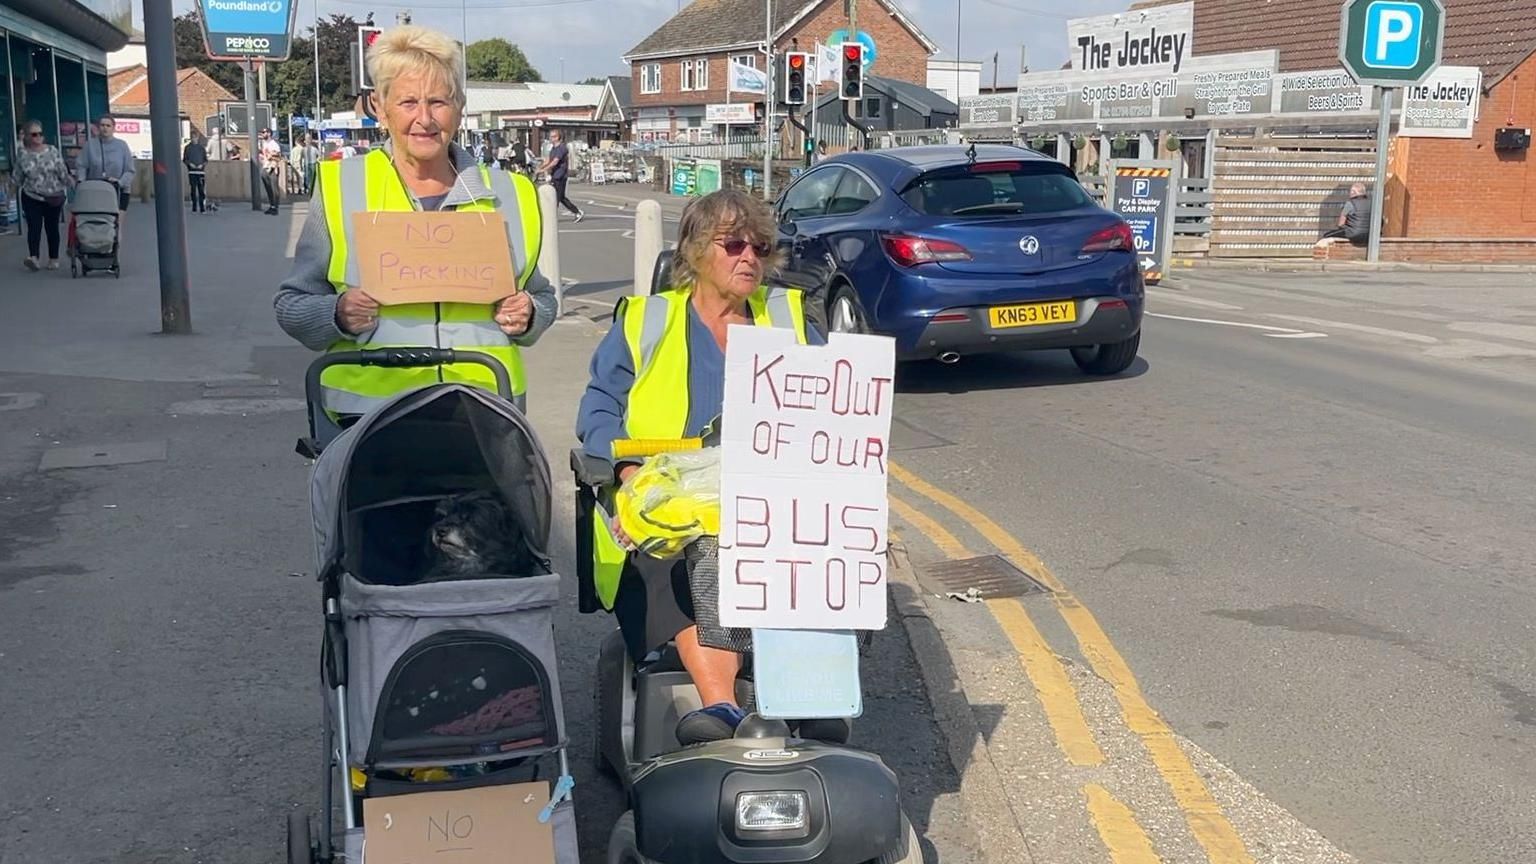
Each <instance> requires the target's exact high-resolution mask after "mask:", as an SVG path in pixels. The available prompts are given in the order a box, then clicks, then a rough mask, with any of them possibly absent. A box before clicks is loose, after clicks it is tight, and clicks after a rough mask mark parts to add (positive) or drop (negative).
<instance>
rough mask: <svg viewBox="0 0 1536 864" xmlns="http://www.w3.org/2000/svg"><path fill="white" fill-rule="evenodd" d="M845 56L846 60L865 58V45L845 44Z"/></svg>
mask: <svg viewBox="0 0 1536 864" xmlns="http://www.w3.org/2000/svg"><path fill="white" fill-rule="evenodd" d="M843 58H844V59H845V60H863V59H864V46H863V45H844V46H843Z"/></svg>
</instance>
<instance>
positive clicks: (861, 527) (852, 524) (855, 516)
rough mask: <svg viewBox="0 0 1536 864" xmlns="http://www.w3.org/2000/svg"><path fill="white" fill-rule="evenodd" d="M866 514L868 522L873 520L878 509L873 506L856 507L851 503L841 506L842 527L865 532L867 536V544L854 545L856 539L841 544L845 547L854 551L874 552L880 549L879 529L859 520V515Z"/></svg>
mask: <svg viewBox="0 0 1536 864" xmlns="http://www.w3.org/2000/svg"><path fill="white" fill-rule="evenodd" d="M866 515H868V516H869V517H870V519H869V521H870V522H875V521H877V519H878V517H879V515H880V511H879V510H876V509H875V508H873V507H858V506H855V505H852V504H850V505H848V506H847V507H844V508H843V512H842V520H843V527H844V528H847V529H848V530H849V531H852V532H854V533H856V534H860V535H866V534H867V535H868V538H869V539H868V541H867V542H868V545H859V546H856V545H854V542H856V541H851V540H850V541H849V542H847V543H844V544H843V547H844V548H845V549H851V550H853V551H855V552H876V551H879V550H880V530H879V529H878V528H876V527H875V526H874V525H872V524H864V523H863V522H862V521H861V518H860V517H862V516H866Z"/></svg>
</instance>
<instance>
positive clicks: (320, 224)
mask: <svg viewBox="0 0 1536 864" xmlns="http://www.w3.org/2000/svg"><path fill="white" fill-rule="evenodd" d="M384 150H385V152H386V153H388V152H391V147H390V144H389V143H386V144H385V145H384ZM449 153H450V155H451V157H452V158H453V165H454V168H455V169H456V170H457V171H458V172H459V179H458V182H457V183H455V184H454V185H453V189H452V190H451V191H449V193H448V197H446V198H444V199H443V204H442V206H443V208H444V209H448V208H450V207H454V206H456V205H459V204H468V203H470V202H473V201H479V200H481V199H485V198H494V197H495V193H493V192H492V191H491V190H490V189H489V188H487V187H486V185H485V180H484V178H482V177H481V176H480V166H479V164H478V163H477V162H476V161H475V157H474V156H473V155H471V154H469V153H467V152H466V151H465V150H464V149H463V148H461V147H459V146H458V145H457V144H454V145H450V150H449ZM351 158H354V159H363V158H366V157H364V156H354V157H351ZM493 170H495V169H493ZM321 188H322V187H321V186H320V185H319V184H318V183H317V184H315V191H314V197H313V198H311V199H310V202H309V216H308V217H307V218H306V219H305V220H304V229H303V231H302V232H301V233H300V234H299V244H298V247H297V248H296V249H295V250H294V253H293V270H292V271H290V272H289V274H288V278H287V279H284V280H283V282H282V285H281V286H280V287H279V288H278V289H277V296H276V297H275V298H274V299H273V301H272V304H273V306H274V307H275V308H276V310H277V323H278V326H280V327H282V328H283V332H285V333H287V334H288V335H289V336H292V337H293V338H294V339H297V340H298V341H299V342H300V343H302V344H303V345H304V347H306V348H309V349H311V350H314V351H324V350H325V349H327V348H329V347H331V345H333V344H335V343H336V342H337V341H339V340H342V339H350V338H352V337H351V336H349V335H346V334H343V333H342V332H341V328H340V327H338V326H337V324H336V300H337V297H338V295H337V293H336V287H335V286H334V285H332V284H331V280H330V275H329V273H330V266H331V232H330V230H329V229H328V228H327V227H326V224H325V202H324V201H323V200H322V199H321ZM411 198H412V201H415V196H414V195H412V196H411ZM417 206H420V204H419V202H417ZM541 258H542V256H541ZM542 263H543V262H542V260H541V261H539V262H535V267H534V272H533V273H532V275H530V276H529V277H528V282H527V283H526V285H525V286H524V290H525V291H527V292H528V296H529V298H530V299H532V300H533V318H532V319H531V320H530V321H529V323H528V330H527V332H525V333H523V334H522V335H521V336H516V337H508V341H509V342H511V343H512V344H514V345H522V346H524V347H526V346H529V345H532V344H533V343H535V342H537V341H539V336H540V335H542V334H543V333H544V331H545V330H547V329H549V325H550V324H553V323H554V320H555V313H556V311H557V306H558V303H559V301H558V298H556V296H555V288H554V286H553V285H551V284H550V281H549V277H548V275H546V274H545V273H544V270H543V267H542V266H541V265H542Z"/></svg>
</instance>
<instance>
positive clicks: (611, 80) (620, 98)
mask: <svg viewBox="0 0 1536 864" xmlns="http://www.w3.org/2000/svg"><path fill="white" fill-rule="evenodd" d="M608 86H610V87H612V88H613V98H614V100H615V101H617V102H618V103H619V107H620V108H632V107H634V104H635V98H634V87H633V79H631V78H630V77H629V76H628V75H609V76H608Z"/></svg>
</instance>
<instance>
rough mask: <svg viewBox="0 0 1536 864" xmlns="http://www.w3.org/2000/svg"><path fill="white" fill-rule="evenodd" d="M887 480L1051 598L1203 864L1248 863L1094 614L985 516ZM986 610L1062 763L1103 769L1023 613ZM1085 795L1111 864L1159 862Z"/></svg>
mask: <svg viewBox="0 0 1536 864" xmlns="http://www.w3.org/2000/svg"><path fill="white" fill-rule="evenodd" d="M891 477H892V478H893V479H895V480H896V481H897V482H899V483H901V484H902V485H903V486H905V487H906V488H908V489H910V490H912V491H913V492H915V493H917V494H918V495H921V496H922V497H924V498H927V499H928V500H929V501H932V502H933V503H935V504H937V505H939V506H940V507H942V508H944V509H945V510H947V511H949V512H950V513H951V514H953V515H954V516H956V517H958V518H959V519H960V520H961V521H962V522H965V523H966V524H969V525H970V526H971V527H972V528H974V529H975V530H976V532H977V533H979V534H980V535H981V536H982V537H983V538H985V539H986V541H987V542H988V543H990V544H991V545H993V546H995V547H996V548H997V550H998V551H999V552H1001V553H1002V554H1003V555H1004V557H1006V558H1008V559H1009V560H1010V561H1012V563H1013V564H1014V566H1016V567H1018V568H1019V569H1021V570H1023V571H1025V572H1026V573H1029V574H1030V575H1031V576H1033V577H1034V578H1035V579H1036V580H1037V581H1039V582H1040V583H1041V584H1042V585H1044V586H1045V587H1046V588H1048V589H1049V590H1050V591H1051V595H1052V597H1053V599H1054V601H1055V607H1056V611H1057V612H1058V613H1059V614H1060V615H1061V617H1062V620H1063V621H1065V622H1066V625H1067V627H1068V629H1070V630H1071V631H1072V635H1073V636H1074V637H1075V638H1076V640H1077V644H1078V648H1079V650H1081V651H1082V654H1083V656H1084V657H1085V658H1087V660H1088V663H1089V665H1090V666H1092V667H1093V670H1094V672H1095V673H1097V674H1098V676H1099V677H1100V678H1103V679H1104V680H1105V681H1107V682H1109V684H1110V686H1111V687H1112V688H1113V690H1114V694H1115V699H1116V701H1117V702H1118V703H1119V705H1120V713H1121V715H1122V718H1123V719H1124V721H1125V724H1126V726H1127V727H1128V728H1129V729H1130V730H1131V731H1132V732H1134V733H1135V734H1136V736H1137V737H1138V738H1140V739H1141V742H1142V745H1143V746H1144V747H1145V748H1146V750H1147V753H1148V754H1149V755H1150V756H1151V758H1152V764H1153V765H1154V766H1155V767H1156V769H1157V772H1158V774H1160V775H1161V776H1162V778H1163V781H1164V782H1165V783H1166V784H1167V785H1168V789H1169V791H1170V792H1171V793H1172V794H1173V798H1174V801H1175V802H1176V803H1177V804H1178V806H1179V809H1180V810H1181V811H1182V812H1183V814H1184V817H1185V820H1186V822H1188V824H1189V830H1190V833H1191V834H1192V835H1194V838H1195V840H1196V841H1197V842H1198V843H1199V844H1200V846H1201V847H1202V848H1203V849H1204V850H1205V854H1206V858H1207V859H1208V860H1209V861H1210V862H1211V864H1252V862H1253V858H1252V857H1251V856H1250V855H1249V854H1248V850H1247V848H1246V847H1245V846H1244V845H1243V841H1242V838H1240V837H1239V836H1238V834H1237V831H1236V829H1234V828H1233V827H1232V823H1231V822H1229V821H1228V820H1227V817H1226V815H1225V814H1224V813H1223V812H1222V810H1221V806H1220V805H1219V804H1217V803H1216V800H1215V799H1214V798H1212V797H1211V794H1210V791H1209V790H1208V789H1206V786H1205V782H1204V781H1203V780H1201V779H1200V775H1199V774H1198V773H1197V772H1196V771H1195V768H1194V766H1193V765H1192V764H1190V761H1189V757H1187V756H1185V755H1184V751H1183V750H1182V749H1180V747H1179V743H1178V741H1177V740H1176V739H1175V738H1174V736H1173V730H1172V729H1170V728H1169V727H1168V725H1167V724H1166V723H1164V722H1163V719H1162V718H1161V717H1160V716H1158V714H1157V712H1156V711H1154V710H1153V709H1152V706H1151V705H1149V704H1148V703H1147V700H1146V697H1145V696H1144V695H1143V694H1142V692H1141V687H1140V685H1139V684H1137V683H1136V677H1135V675H1133V674H1132V673H1131V668H1130V665H1129V664H1127V663H1126V662H1125V658H1124V657H1122V656H1121V655H1120V652H1119V651H1118V650H1116V649H1115V646H1114V644H1113V643H1112V642H1110V640H1109V636H1108V635H1106V634H1105V633H1104V629H1103V628H1102V627H1100V626H1099V622H1098V620H1097V619H1096V618H1094V616H1093V613H1092V612H1089V611H1088V609H1087V607H1085V606H1083V605H1082V604H1081V603H1079V602H1078V600H1077V598H1076V597H1074V596H1072V593H1071V592H1070V591H1068V590H1067V587H1066V585H1064V584H1063V583H1062V582H1061V580H1060V579H1058V578H1056V575H1055V574H1054V573H1052V572H1051V570H1050V568H1049V567H1047V566H1046V565H1045V562H1043V561H1041V560H1040V558H1039V557H1038V556H1036V555H1035V554H1034V553H1033V552H1030V551H1029V550H1028V549H1026V548H1024V544H1022V543H1020V542H1019V541H1018V540H1017V539H1016V538H1014V536H1013V535H1012V534H1009V533H1008V532H1007V531H1005V530H1003V528H1002V527H1000V526H999V525H998V524H997V523H996V522H994V521H992V519H991V518H989V517H988V516H987V515H986V514H985V513H982V512H981V511H980V510H978V509H976V508H975V507H973V506H971V505H970V504H968V503H966V502H965V501H963V500H961V499H960V498H958V497H956V496H955V495H953V494H951V493H949V492H947V491H945V490H943V489H940V488H939V487H937V486H934V485H933V484H931V483H929V482H927V481H926V480H923V479H922V478H921V477H918V476H917V475H916V474H913V473H912V472H911V471H908V470H906V469H905V468H903V467H901V466H900V465H896V464H892V465H891ZM891 508H892V509H893V510H895V511H896V515H897V516H899V517H901V519H903V520H904V521H906V522H907V523H908V524H910V525H912V527H914V528H916V529H917V530H918V531H920V532H922V533H923V534H924V535H925V536H926V537H927V538H928V539H929V540H930V541H932V542H933V544H934V545H935V546H937V547H938V549H939V551H940V552H942V553H943V554H944V555H945V556H946V557H948V558H951V559H961V558H970V557H972V554H971V552H970V550H969V549H967V548H966V546H965V544H964V543H962V542H961V541H960V539H959V538H957V537H956V536H955V535H954V534H953V533H952V532H950V531H949V530H948V529H946V528H945V527H944V526H943V525H941V524H939V522H938V521H937V520H935V519H933V518H932V517H931V516H929V515H928V514H927V513H924V512H923V511H922V510H920V509H918V508H916V507H913V506H912V505H911V504H909V503H907V502H906V501H905V500H903V499H902V498H901V497H899V496H898V495H896V494H894V493H893V494H892V495H891ZM987 607H988V609H990V610H991V612H992V616H993V617H994V618H996V619H997V622H998V624H999V626H1001V628H1002V630H1003V632H1004V633H1006V634H1007V635H1008V639H1009V641H1010V642H1011V643H1012V644H1013V647H1014V650H1015V651H1017V652H1018V654H1019V658H1020V662H1021V663H1022V665H1023V667H1024V671H1025V673H1026V674H1027V675H1028V676H1029V680H1030V682H1031V683H1032V684H1033V685H1034V688H1035V693H1036V695H1037V696H1038V697H1039V699H1040V704H1041V706H1042V708H1043V709H1044V712H1045V716H1046V718H1047V720H1048V721H1049V723H1050V725H1051V730H1052V732H1053V733H1054V734H1055V736H1056V743H1057V745H1058V746H1059V747H1060V748H1061V751H1062V753H1063V754H1064V755H1065V756H1066V758H1067V760H1068V761H1069V762H1071V763H1072V764H1073V765H1081V766H1093V765H1100V764H1102V763H1103V762H1104V753H1103V751H1102V750H1101V749H1100V748H1099V745H1098V742H1097V740H1096V739H1095V738H1094V735H1093V731H1092V729H1091V728H1090V727H1089V725H1088V721H1087V719H1086V718H1085V717H1084V716H1083V710H1082V705H1081V703H1080V701H1079V700H1078V697H1077V690H1076V688H1075V687H1074V686H1073V685H1072V679H1071V678H1070V677H1069V676H1068V675H1067V671H1066V668H1065V667H1064V666H1063V665H1062V662H1061V659H1060V658H1059V657H1057V655H1056V653H1055V652H1054V651H1052V650H1051V648H1050V645H1049V644H1048V643H1047V642H1046V641H1045V638H1044V637H1043V636H1041V635H1040V631H1039V630H1038V629H1037V628H1036V627H1035V624H1034V621H1033V620H1031V619H1030V617H1029V612H1028V611H1027V610H1026V609H1025V608H1024V605H1023V604H1022V603H1019V602H1018V601H1017V600H1011V599H1010V600H989V601H987ZM1082 792H1083V797H1084V800H1085V806H1086V807H1087V810H1088V814H1089V816H1090V817H1091V818H1092V820H1093V823H1094V827H1095V828H1096V829H1097V830H1098V833H1099V837H1100V839H1102V840H1103V842H1104V845H1105V847H1106V848H1108V850H1109V853H1110V859H1111V860H1112V861H1113V862H1115V864H1143V862H1146V864H1152V862H1158V861H1160V860H1161V859H1159V858H1158V856H1157V854H1156V852H1155V851H1154V849H1153V845H1152V842H1151V841H1150V840H1149V839H1148V837H1147V834H1146V832H1145V831H1144V830H1142V828H1141V826H1140V825H1139V824H1138V823H1137V821H1136V817H1135V814H1134V813H1133V812H1132V811H1131V809H1130V808H1129V807H1127V806H1125V805H1124V804H1123V803H1121V802H1120V801H1119V800H1117V799H1116V798H1115V797H1114V795H1113V794H1111V793H1110V792H1109V791H1108V790H1107V789H1104V788H1103V787H1101V786H1099V785H1097V784H1092V783H1090V784H1087V785H1085V786H1084V787H1083V790H1082Z"/></svg>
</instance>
